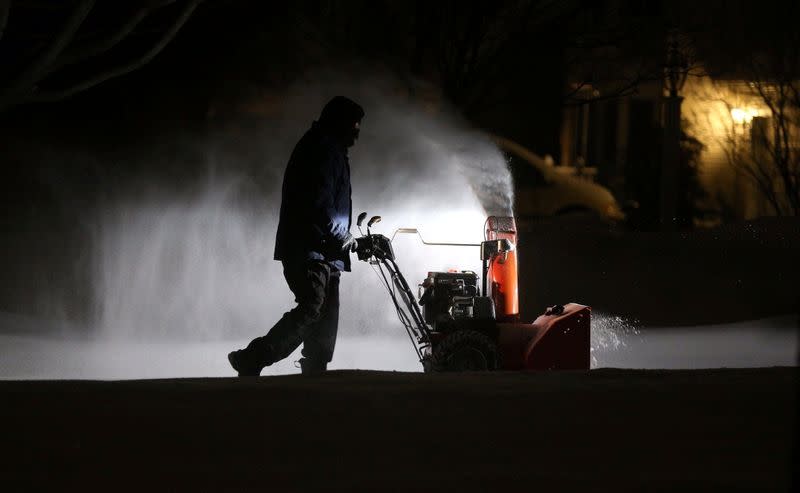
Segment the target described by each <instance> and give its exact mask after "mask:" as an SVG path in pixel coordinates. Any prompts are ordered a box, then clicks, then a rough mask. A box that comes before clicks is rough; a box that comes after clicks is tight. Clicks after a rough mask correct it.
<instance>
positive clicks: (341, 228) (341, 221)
mask: <svg viewBox="0 0 800 493" xmlns="http://www.w3.org/2000/svg"><path fill="white" fill-rule="evenodd" d="M363 118H364V110H363V109H362V108H361V106H359V105H358V104H357V103H356V102H354V101H352V100H350V99H348V98H346V97H343V96H336V97H335V98H333V99H331V100H330V101H329V102H328V104H326V105H325V107H324V108H323V110H322V113H321V115H320V117H319V120H318V121H315V122H314V123H313V124H312V125H311V129H309V130H308V131H307V132H306V133H305V135H303V137H302V138H301V139H300V141H299V142H298V143H297V145H296V146H295V148H294V151H293V152H292V156H291V158H290V159H289V163H288V164H287V165H286V171H285V172H284V175H283V190H282V199H281V213H280V222H279V224H278V233H277V237H276V240H275V260H280V261H281V262H282V264H283V275H284V277H285V278H286V282H287V284H288V285H289V289H291V290H292V293H293V294H294V296H295V301H296V302H297V306H296V307H295V308H294V309H292V310H291V311H289V312H286V313H285V314H284V315H283V317H282V318H281V319H280V320H279V321H278V323H276V324H275V325H274V326H273V327H272V329H270V331H269V332H268V333H267V334H266V335H265V336H262V337H257V338H256V339H253V340H252V341H251V342H250V344H249V345H248V346H247V347H246V348H244V349H240V350H237V351H233V352H232V353H230V354H229V355H228V361H230V363H231V366H232V367H233V369H234V370H236V371H237V372H238V373H239V376H258V375H260V374H261V370H262V369H263V368H264V367H265V366H269V365H271V364H272V363H275V362H276V361H279V360H282V359H284V358H286V357H287V356H289V355H290V354H291V353H292V352H293V351H294V350H295V349H297V347H298V346H300V344H301V343H302V344H303V352H302V354H303V358H302V359H301V360H300V367H301V369H302V372H303V373H318V372H322V371H325V370H326V369H327V365H328V363H329V362H330V361H331V359H332V358H333V350H334V347H335V345H336V333H337V331H338V326H339V278H340V275H341V272H342V271H347V272H349V271H350V252H352V251H355V248H356V241H355V238H353V235H352V234H350V223H351V222H352V200H351V188H350V163H349V161H348V157H347V149H348V148H349V147H351V146H352V145H353V144H354V143H355V141H356V139H358V134H359V129H360V126H361V120H362V119H363Z"/></svg>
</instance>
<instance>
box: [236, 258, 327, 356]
mask: <svg viewBox="0 0 800 493" xmlns="http://www.w3.org/2000/svg"><path fill="white" fill-rule="evenodd" d="M340 275H341V273H340V272H339V271H338V270H336V269H335V268H333V267H331V266H330V265H329V264H328V263H327V262H323V261H319V260H307V261H283V276H284V277H285V278H286V282H287V283H288V284H289V289H291V290H292V293H294V296H295V301H296V302H297V306H296V307H294V309H292V310H291V311H288V312H286V313H284V314H283V317H282V318H281V319H280V320H279V321H278V323H276V324H275V325H274V326H273V327H272V329H270V331H269V332H268V333H267V335H265V336H262V337H258V338H256V339H253V341H252V342H250V344H249V345H248V346H247V349H248V350H250V351H252V352H253V355H254V356H255V358H256V359H258V360H259V361H260V363H261V364H264V365H270V364H272V363H274V362H276V361H279V360H282V359H284V358H286V357H287V356H289V355H290V354H292V352H293V351H294V350H295V349H297V348H298V346H300V344H301V343H302V344H303V357H304V358H306V359H307V360H309V361H311V362H314V363H316V364H322V365H324V364H326V363H329V362H330V361H331V359H332V358H333V350H334V347H335V346H336V333H337V332H338V329H339V278H340Z"/></svg>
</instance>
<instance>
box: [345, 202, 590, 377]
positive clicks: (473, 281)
mask: <svg viewBox="0 0 800 493" xmlns="http://www.w3.org/2000/svg"><path fill="white" fill-rule="evenodd" d="M366 216H367V213H366V212H362V213H361V214H360V215H359V216H358V221H357V224H358V228H359V230H361V224H362V223H363V221H364V219H365V218H366ZM380 219H381V218H380V216H374V217H372V219H370V221H369V223H368V224H367V234H366V235H364V234H363V232H362V236H361V237H360V238H358V239H357V249H356V253H357V255H358V258H359V260H363V261H365V262H369V263H370V264H373V265H375V266H377V267H378V271H379V273H380V276H381V280H382V282H383V284H384V285H385V287H386V288H387V290H388V291H389V296H390V297H391V299H392V302H393V303H394V306H395V308H396V309H397V315H398V317H399V318H400V322H401V323H402V324H403V326H404V327H405V329H406V332H407V333H408V336H409V338H410V339H411V341H412V343H413V345H414V349H415V351H416V353H417V356H418V357H419V361H420V363H422V367H423V369H424V370H425V371H426V372H434V371H487V370H579V369H588V368H589V362H590V329H591V309H590V308H589V307H588V306H584V305H579V304H577V303H568V304H566V305H554V306H551V307H548V308H547V310H546V311H545V312H544V314H543V315H541V316H539V317H538V318H537V319H536V320H534V321H533V322H531V323H524V322H520V320H519V318H520V317H519V289H518V276H517V261H518V258H517V229H516V224H515V222H514V218H513V217H497V216H490V217H489V218H488V219H487V220H486V225H485V226H486V227H485V235H484V241H483V242H481V243H479V244H463V243H430V242H426V241H425V240H422V237H421V235H420V239H421V240H422V242H423V243H424V244H425V245H439V246H473V247H479V248H480V257H481V261H482V262H483V272H482V273H481V274H482V276H481V277H480V279H481V283H480V286H479V283H478V278H479V276H478V274H476V273H475V272H472V271H460V272H429V273H428V277H427V278H426V279H425V280H424V281H423V282H422V284H420V285H419V287H420V290H419V296H418V298H417V297H415V296H414V293H412V291H411V288H410V287H409V285H408V283H407V282H406V279H405V277H404V276H403V275H402V273H401V272H400V269H399V267H398V266H397V263H396V262H395V255H394V250H393V249H392V240H391V239H389V238H387V237H386V236H384V235H381V234H372V232H371V231H370V228H371V227H372V225H373V224H375V223H377V222H379V221H380ZM397 233H415V234H417V235H419V232H418V231H417V230H416V229H414V228H401V229H398V230H397V231H396V232H395V235H396V234H397ZM392 238H394V236H392Z"/></svg>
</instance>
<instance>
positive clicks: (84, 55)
mask: <svg viewBox="0 0 800 493" xmlns="http://www.w3.org/2000/svg"><path fill="white" fill-rule="evenodd" d="M150 12H151V9H149V8H141V9H139V10H137V11H136V12H135V13H134V14H133V15H132V16H131V17H130V18H129V19H128V20H127V21H126V22H125V23H124V24H123V25H122V26H120V27H119V29H118V30H117V31H116V32H115V33H114V34H112V35H111V36H109V37H107V38H105V39H103V40H101V41H99V42H97V43H92V44H90V45H89V46H87V47H85V48H83V49H81V50H79V49H73V50H68V51H67V52H66V53H65V54H64V56H63V57H62V58H60V59H59V60H57V61H56V63H54V64H53V65H52V66H51V67H50V68H49V69H48V70H47V71H46V74H47V75H49V74H52V73H53V72H55V71H57V70H59V69H62V68H64V67H66V66H68V65H73V64H75V63H79V62H82V61H85V60H87V59H89V58H92V57H95V56H98V55H102V54H103V53H106V52H107V51H108V50H110V49H111V48H113V47H114V46H116V45H117V44H119V43H120V42H121V41H122V40H123V39H125V38H126V37H127V36H128V35H129V34H130V33H131V32H133V30H134V29H135V28H136V26H138V25H139V23H140V22H142V20H143V19H144V18H145V17H147V15H148V14H149V13H150Z"/></svg>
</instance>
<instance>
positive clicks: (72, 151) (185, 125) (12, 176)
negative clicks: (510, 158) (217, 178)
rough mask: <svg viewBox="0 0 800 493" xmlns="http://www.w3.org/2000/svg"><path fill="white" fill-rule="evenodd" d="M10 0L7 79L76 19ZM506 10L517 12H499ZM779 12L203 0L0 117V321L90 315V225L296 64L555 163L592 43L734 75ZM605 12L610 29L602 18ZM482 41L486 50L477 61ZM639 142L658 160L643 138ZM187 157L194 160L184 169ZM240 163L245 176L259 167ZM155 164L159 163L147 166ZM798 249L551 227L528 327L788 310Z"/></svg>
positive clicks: (708, 235) (654, 63)
mask: <svg viewBox="0 0 800 493" xmlns="http://www.w3.org/2000/svg"><path fill="white" fill-rule="evenodd" d="M65 3H66V2H65ZM166 3H167V4H168V5H166V6H165V7H163V8H162V9H159V10H158V11H156V12H155V13H154V14H153V15H152V16H151V17H149V18H148V19H147V20H146V22H144V23H142V25H141V26H140V28H137V30H136V31H134V33H133V34H132V35H131V36H130V37H129V39H126V40H125V41H124V42H123V43H121V44H120V46H119V47H118V49H116V50H114V51H113V52H111V53H110V54H108V55H104V56H102V57H99V58H97V59H92V60H89V61H88V62H86V63H83V64H78V65H76V66H74V67H70V68H68V70H66V71H65V72H64V73H59V74H57V75H56V76H55V77H53V78H51V79H47V80H45V81H43V82H42V87H43V88H44V89H47V88H50V87H59V86H63V85H68V84H69V83H70V82H71V81H73V80H76V79H79V78H80V77H81V76H82V74H84V73H89V72H92V71H93V70H95V69H97V68H99V67H102V66H103V65H105V64H107V63H109V62H113V61H114V60H116V59H124V58H125V57H126V56H128V55H129V54H132V53H136V52H138V51H140V50H141V49H142V47H143V46H147V45H149V44H150V43H152V41H153V39H154V38H156V37H157V36H158V35H159V34H160V33H161V32H163V31H164V30H165V29H166V28H167V27H168V25H169V24H170V22H171V20H172V19H173V18H174V17H175V15H176V14H177V12H178V11H179V10H180V8H181V4H180V2H175V3H170V2H166ZM14 5H15V8H16V10H12V17H11V21H10V22H9V25H8V28H7V30H6V33H5V36H4V39H3V40H2V41H0V47H2V48H1V49H0V55H2V56H3V60H4V63H3V66H4V69H5V70H7V72H6V75H8V74H11V73H13V71H14V70H17V69H18V67H20V66H21V64H22V63H23V62H24V60H25V57H26V55H27V54H28V53H35V50H36V47H37V42H38V41H40V40H41V39H42V38H43V37H44V38H46V37H47V35H48V33H50V32H52V30H53V26H56V25H58V23H59V22H60V21H61V19H63V17H64V16H65V15H66V14H67V13H68V9H69V5H66V6H62V7H43V6H42V3H37V2H19V4H14ZM509 5H511V6H512V7H513V8H512V9H511V13H512V15H509V14H508V11H506V10H503V9H504V8H505V7H507V6H509ZM531 5H533V7H531ZM515 9H516V10H515ZM782 9H783V4H782V3H778V2H775V3H769V2H767V3H764V2H759V3H758V5H755V4H753V3H751V2H741V3H730V2H702V3H700V4H699V5H698V3H697V2H658V1H652V2H647V1H617V2H589V1H583V2H581V1H565V2H487V3H480V4H478V3H476V4H473V3H466V4H464V3H463V2H439V3H435V4H433V5H430V4H429V3H428V2H402V3H388V2H386V3H384V2H367V1H355V2H296V3H280V2H260V1H245V0H239V1H235V0H227V1H225V0H217V1H206V2H203V3H201V4H200V6H199V7H198V8H197V10H196V11H195V12H194V13H193V15H192V17H191V18H190V19H189V21H188V22H187V23H186V25H185V26H184V27H183V29H181V31H180V32H179V33H178V34H177V36H176V37H175V39H174V40H173V41H172V42H171V43H169V44H168V45H167V46H166V48H165V49H164V50H163V52H162V53H160V54H159V55H158V56H157V57H156V58H155V59H154V60H153V61H152V62H150V63H149V64H147V65H145V66H144V67H142V68H141V69H139V70H136V71H134V72H132V73H130V74H128V75H125V76H123V77H119V78H115V79H112V80H109V81H107V82H104V83H102V84H100V85H98V86H96V87H94V88H91V89H90V90H88V91H86V92H83V93H80V94H78V95H76V96H74V97H71V98H68V99H66V100H63V101H58V102H50V103H43V104H25V103H23V104H14V105H11V106H9V107H7V108H5V109H4V110H3V112H2V113H0V132H2V137H0V165H2V171H1V173H2V174H1V175H0V195H1V196H2V207H3V209H4V214H3V218H2V224H0V228H1V229H0V231H2V237H3V241H2V251H0V256H1V257H2V264H3V266H2V271H3V273H4V274H3V275H4V282H3V283H2V286H0V310H4V311H15V312H23V313H33V312H37V311H38V310H40V309H41V307H40V306H38V305H37V302H36V300H35V299H34V298H35V297H34V296H33V293H35V292H36V291H37V290H38V289H40V288H41V286H43V285H45V286H50V287H54V288H57V289H62V290H64V291H65V292H66V293H67V297H68V298H69V299H70V300H71V303H70V304H69V309H68V313H67V315H68V316H69V317H72V318H78V319H79V318H81V317H83V316H85V315H86V307H87V306H88V304H89V303H90V300H88V299H86V295H85V294H84V293H85V292H84V291H82V290H80V289H75V286H80V285H81V283H82V282H88V280H87V279H85V278H82V276H85V275H86V274H85V273H82V271H81V270H80V269H79V268H77V267H76V262H77V260H79V259H83V258H85V257H86V256H87V255H91V252H90V251H88V250H87V249H86V237H87V235H88V234H90V233H89V232H87V231H86V230H85V227H84V226H85V225H84V224H83V222H82V217H83V216H84V212H85V211H86V210H89V209H91V208H94V207H99V204H101V203H102V201H103V200H104V199H108V198H113V197H114V195H115V194H116V193H117V191H118V190H119V189H120V188H121V187H122V186H123V185H124V184H125V183H127V182H128V181H130V180H132V179H134V178H136V177H142V176H146V177H153V179H155V180H159V181H163V182H168V183H181V182H182V181H184V180H185V179H186V178H187V177H191V176H195V175H196V174H198V173H199V170H198V169H197V167H196V166H197V165H196V164H186V163H196V162H198V161H202V154H203V149H202V146H197V145H194V143H196V142H198V141H202V140H203V136H204V135H209V134H210V133H213V132H216V131H217V130H218V129H219V128H231V127H235V128H239V129H242V132H241V135H245V136H246V135H247V131H248V129H252V128H253V127H257V126H258V124H259V119H261V118H269V115H270V109H269V102H270V101H271V100H275V99H279V98H280V97H281V93H282V90H283V89H284V88H285V87H287V86H288V85H290V84H291V83H292V82H293V81H294V80H296V79H297V78H298V77H299V76H301V75H302V74H303V73H306V72H307V71H308V70H311V69H314V68H316V67H336V68H337V69H339V70H342V71H353V72H357V71H361V70H364V67H376V68H380V70H383V71H387V72H389V73H393V74H396V76H397V77H399V78H406V79H407V80H408V81H409V83H408V88H409V89H408V90H409V92H410V93H411V94H412V95H413V96H415V97H416V98H418V99H421V100H424V99H426V98H433V99H434V100H435V101H436V102H437V104H441V105H447V106H448V107H452V108H455V110H456V111H458V112H459V113H460V114H462V115H463V116H464V117H465V118H466V119H468V120H469V121H470V122H471V123H472V124H473V125H474V126H476V127H478V128H481V129H484V130H486V131H489V132H491V133H495V134H499V135H504V136H507V137H510V138H512V139H514V140H516V141H518V142H520V143H522V144H523V145H526V146H527V147H529V148H531V149H533V150H535V151H536V152H537V153H539V154H541V155H545V154H550V155H553V156H554V157H555V158H556V160H557V161H558V159H559V152H560V150H559V145H558V138H559V131H560V124H561V115H562V109H563V108H564V106H565V105H568V104H574V102H571V101H570V100H569V99H568V97H567V96H566V95H565V94H566V93H567V92H568V91H566V90H565V87H566V85H567V81H568V78H569V76H570V74H574V73H576V72H580V71H581V69H582V68H583V67H585V66H587V65H586V64H590V65H591V64H592V63H595V64H597V63H600V61H602V60H600V59H594V58H593V57H594V56H595V51H596V50H595V48H597V47H606V46H613V47H614V48H615V50H614V52H615V55H614V56H613V57H612V58H613V60H611V61H608V62H606V61H602V65H603V66H604V67H605V68H606V70H607V71H612V70H613V67H615V66H616V65H615V64H625V63H628V62H630V60H632V59H636V60H644V62H645V65H649V66H650V69H652V70H651V72H650V74H651V77H652V74H653V73H658V71H659V67H660V66H661V64H663V56H664V55H663V41H664V34H665V33H666V32H667V31H668V30H669V29H671V28H674V27H676V26H677V27H681V28H682V29H683V30H685V31H687V32H691V33H692V34H693V35H694V39H695V40H696V42H697V47H698V50H699V51H701V52H702V58H703V59H704V60H707V61H709V64H710V65H711V66H712V67H713V68H714V69H715V70H720V71H724V70H727V71H729V72H735V70H736V57H735V56H732V54H735V53H739V52H742V50H747V49H748V47H754V46H765V45H766V46H769V43H771V42H774V41H775V39H777V38H775V36H777V34H776V33H781V32H783V30H784V29H785V28H786V24H785V23H786V22H788V21H786V18H791V16H786V15H782V14H781V12H782V11H783V10H782ZM609 12H613V13H614V16H615V17H614V18H615V19H616V20H615V21H614V23H608V22H606V21H605V19H607V18H608V15H607V14H608V13H609ZM126 15H127V14H126V12H124V11H123V7H121V6H119V5H118V4H115V3H113V2H99V3H98V6H97V8H96V10H95V11H93V12H92V14H91V15H90V17H89V18H88V19H87V26H88V27H87V29H89V30H91V29H97V30H101V31H102V29H104V27H105V26H109V25H113V24H114V23H115V22H119V20H120V19H124V18H125V16H126ZM741 33H746V35H744V36H743V35H741ZM481 34H483V35H485V37H483V38H480V36H479V35H481ZM479 38H480V39H481V40H483V41H481V42H485V43H487V45H486V46H488V48H486V49H485V50H484V52H483V53H482V54H480V55H475V56H474V57H473V56H471V54H472V53H473V51H470V50H473V49H474V45H475V43H476V42H478V41H476V40H478V39H479ZM487 39H488V40H489V41H486V40H487ZM87 42H89V43H91V39H89V40H88V41H87ZM576 53H577V55H576ZM5 70H4V71H5ZM598 77H600V76H598ZM599 83H600V80H599V79H598V84H599ZM609 94H611V95H613V94H614V89H611V90H610V91H609ZM255 100H259V101H262V102H264V103H263V104H264V107H256V106H254V103H253V101H255ZM187 142H192V145H188V144H187ZM231 145H233V146H235V143H233V144H231ZM641 145H642V148H643V152H646V151H647V150H648V149H653V147H651V146H649V145H648V143H647V137H646V136H643V137H642V142H641ZM653 145H655V143H653ZM192 154H195V155H197V156H196V157H197V158H198V159H197V160H193V159H187V158H186V156H187V155H188V156H191V155H192ZM242 154H243V155H242V160H243V161H244V162H246V163H248V166H253V167H257V166H258V156H251V155H247V154H246V151H244V150H243V151H242ZM152 155H158V156H159V157H160V159H157V160H152V159H145V158H146V157H147V156H152ZM178 155H180V156H182V157H183V159H175V160H170V159H169V158H170V156H178ZM630 175H631V176H637V170H631V171H630ZM644 179H645V181H646V180H647V177H645V178H644ZM646 189H647V187H645V190H646ZM618 198H619V199H620V200H622V199H624V198H626V197H622V196H620V197H618ZM798 239H800V233H799V232H798V227H797V222H796V221H795V222H792V221H790V222H788V223H787V222H785V221H774V220H771V219H769V218H766V219H761V220H757V221H755V222H751V223H729V224H723V225H722V226H721V227H718V228H716V229H714V230H701V231H695V230H691V229H690V230H685V231H681V232H673V233H662V232H658V231H653V230H642V229H637V228H631V227H629V225H625V224H622V225H616V226H613V227H606V226H598V225H594V224H592V225H589V226H587V225H583V224H572V225H566V226H564V225H563V224H559V223H556V224H553V223H552V222H551V221H547V220H545V221H543V222H542V223H541V224H535V225H533V226H530V227H528V228H526V229H525V230H524V231H523V233H522V239H521V248H523V250H522V253H521V255H522V258H523V263H522V270H521V272H520V276H521V278H522V279H523V282H522V286H523V289H522V294H521V298H522V303H523V314H524V316H526V317H532V316H534V315H535V314H537V313H539V312H540V311H541V308H542V307H543V306H544V305H546V304H552V303H554V302H558V301H561V302H563V301H568V300H572V299H577V300H586V301H587V302H589V303H590V304H592V305H593V306H594V307H595V308H596V309H599V310H601V311H607V312H611V313H622V314H625V315H626V316H629V317H630V318H634V319H638V320H640V321H642V322H643V323H645V324H650V325H659V324H681V325H684V324H685V325H692V324H701V323H712V322H725V321H732V320H741V319H748V318H758V317H763V316H769V315H775V314H785V313H791V312H794V311H795V310H797V305H798V295H797V290H796V279H797V277H798V273H800V263H799V261H798V256H797V255H796V253H797V245H798ZM64 279H70V281H69V282H66V283H65V282H64Z"/></svg>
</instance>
